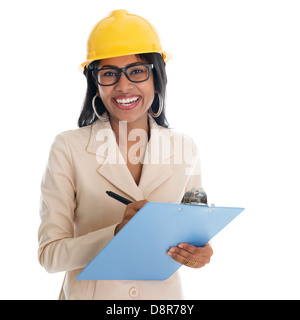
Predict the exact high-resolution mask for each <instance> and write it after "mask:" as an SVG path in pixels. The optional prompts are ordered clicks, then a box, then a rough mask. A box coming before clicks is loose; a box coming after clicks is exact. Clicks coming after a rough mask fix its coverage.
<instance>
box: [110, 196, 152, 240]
mask: <svg viewBox="0 0 300 320" xmlns="http://www.w3.org/2000/svg"><path fill="white" fill-rule="evenodd" d="M147 202H148V201H147V200H140V201H136V202H132V203H129V204H128V205H127V207H126V210H125V211H124V216H123V220H122V221H121V222H120V223H119V224H118V225H117V226H116V229H115V235H116V234H117V233H118V232H119V231H120V230H121V229H122V228H123V227H124V226H125V225H126V223H127V222H128V221H129V220H130V219H131V218H132V217H133V216H134V215H135V214H136V213H137V212H138V211H139V210H140V209H142V207H143V206H144V205H145V204H146V203H147Z"/></svg>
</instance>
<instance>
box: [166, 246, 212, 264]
mask: <svg viewBox="0 0 300 320" xmlns="http://www.w3.org/2000/svg"><path fill="white" fill-rule="evenodd" d="M167 254H168V255H169V256H170V257H172V258H173V259H174V260H175V261H177V262H179V263H181V264H183V265H185V266H188V267H191V268H202V267H204V266H205V265H206V264H207V263H209V262H210V258H211V256H212V255H213V250H212V248H211V246H210V244H209V243H207V244H206V245H205V246H203V247H195V246H192V245H190V244H188V243H180V244H179V245H178V246H177V247H171V248H170V249H169V251H168V252H167Z"/></svg>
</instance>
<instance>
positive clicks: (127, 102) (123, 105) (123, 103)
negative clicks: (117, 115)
mask: <svg viewBox="0 0 300 320" xmlns="http://www.w3.org/2000/svg"><path fill="white" fill-rule="evenodd" d="M140 100H141V97H139V96H135V97H131V98H113V101H114V103H115V104H116V105H117V107H118V108H120V109H122V110H124V109H126V110H128V109H132V108H134V107H136V106H137V104H138V103H139V101H140Z"/></svg>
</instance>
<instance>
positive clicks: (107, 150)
mask: <svg viewBox="0 0 300 320" xmlns="http://www.w3.org/2000/svg"><path fill="white" fill-rule="evenodd" d="M149 124H150V130H151V137H150V140H149V142H148V144H147V147H146V151H145V156H144V162H143V168H142V174H141V179H140V182H139V185H138V186H137V185H136V183H135V181H134V179H133V177H132V175H131V173H130V171H129V169H128V167H127V165H126V163H125V160H124V158H123V156H122V154H121V152H120V150H119V147H118V145H117V143H116V138H115V135H114V132H113V130H112V128H111V125H110V122H109V121H108V122H102V121H100V120H97V121H96V122H95V123H94V124H93V125H92V126H91V133H90V139H89V142H88V144H87V147H86V151H87V152H89V153H92V154H95V156H96V159H97V161H98V163H99V167H98V168H97V172H98V173H99V174H100V175H101V176H103V177H104V178H105V179H107V180H108V181H109V182H110V183H111V184H113V185H114V186H115V187H116V188H118V189H119V190H121V191H122V192H123V193H125V194H127V195H128V196H129V197H130V198H132V199H133V200H134V201H139V200H143V199H146V198H147V197H148V196H149V195H150V193H151V192H152V191H153V190H154V189H156V188H157V187H158V186H159V185H161V184H162V183H163V182H164V181H165V180H166V179H168V178H169V177H170V176H171V175H172V170H171V168H170V165H167V164H164V162H165V163H168V161H169V159H170V158H172V156H173V152H172V151H171V153H170V152H168V153H167V154H163V155H161V154H160V141H161V138H162V137H163V136H166V135H167V132H168V129H165V128H163V127H161V126H158V125H157V124H156V122H155V120H154V119H153V118H152V117H151V116H150V115H149Z"/></svg>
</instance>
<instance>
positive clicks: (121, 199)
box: [106, 191, 132, 204]
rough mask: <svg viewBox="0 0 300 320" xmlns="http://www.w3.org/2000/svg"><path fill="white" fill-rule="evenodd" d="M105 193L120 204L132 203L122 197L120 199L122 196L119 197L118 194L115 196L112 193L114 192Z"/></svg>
mask: <svg viewBox="0 0 300 320" xmlns="http://www.w3.org/2000/svg"><path fill="white" fill-rule="evenodd" d="M106 193H107V194H108V195H109V196H110V197H112V198H114V199H116V200H118V201H120V202H122V203H124V204H129V203H132V201H131V200H128V199H126V198H124V197H122V196H119V195H118V194H116V193H114V192H112V191H106Z"/></svg>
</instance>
